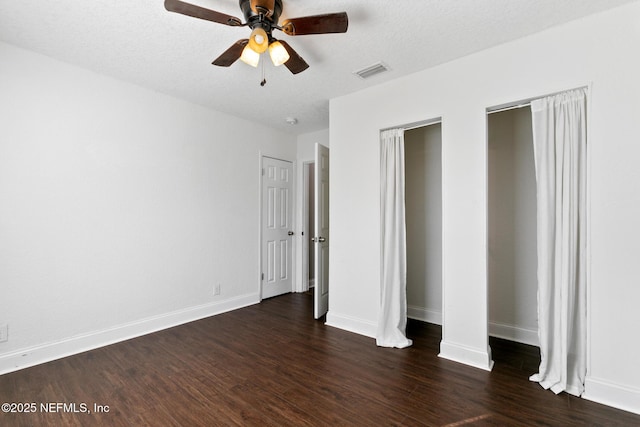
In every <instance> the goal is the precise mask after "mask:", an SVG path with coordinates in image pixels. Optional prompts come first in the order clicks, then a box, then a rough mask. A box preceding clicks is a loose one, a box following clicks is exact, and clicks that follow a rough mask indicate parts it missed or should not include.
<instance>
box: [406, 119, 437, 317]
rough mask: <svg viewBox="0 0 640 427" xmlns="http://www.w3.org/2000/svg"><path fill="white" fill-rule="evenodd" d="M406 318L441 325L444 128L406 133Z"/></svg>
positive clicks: (435, 125) (419, 129)
mask: <svg viewBox="0 0 640 427" xmlns="http://www.w3.org/2000/svg"><path fill="white" fill-rule="evenodd" d="M404 146H405V205H406V221H407V317H411V318H413V319H418V320H422V321H425V322H430V323H436V324H439V325H440V324H442V126H441V125H440V123H436V124H433V125H430V126H423V127H419V128H417V129H412V130H407V131H406V132H405V133H404Z"/></svg>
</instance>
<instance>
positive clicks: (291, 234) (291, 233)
mask: <svg viewBox="0 0 640 427" xmlns="http://www.w3.org/2000/svg"><path fill="white" fill-rule="evenodd" d="M287 234H288V235H289V236H293V235H294V234H295V233H294V232H293V231H290V232H288V233H287Z"/></svg>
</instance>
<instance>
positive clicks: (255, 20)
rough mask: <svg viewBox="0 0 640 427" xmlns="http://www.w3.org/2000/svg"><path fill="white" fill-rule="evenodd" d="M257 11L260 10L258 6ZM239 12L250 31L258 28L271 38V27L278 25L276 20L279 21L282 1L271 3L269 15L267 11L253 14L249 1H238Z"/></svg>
mask: <svg viewBox="0 0 640 427" xmlns="http://www.w3.org/2000/svg"><path fill="white" fill-rule="evenodd" d="M257 9H260V7H259V6H258V8H257ZM240 10H242V14H243V15H244V19H245V22H246V23H247V25H248V26H249V27H250V28H251V29H255V28H256V27H260V28H262V29H263V30H265V31H266V32H267V34H268V35H269V37H271V29H272V26H274V25H277V24H278V19H280V14H281V13H282V0H274V1H273V13H272V14H271V15H269V14H268V10H265V13H256V12H254V10H253V9H251V0H240Z"/></svg>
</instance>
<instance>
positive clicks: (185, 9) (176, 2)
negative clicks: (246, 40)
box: [164, 0, 242, 27]
mask: <svg viewBox="0 0 640 427" xmlns="http://www.w3.org/2000/svg"><path fill="white" fill-rule="evenodd" d="M164 8H165V9H167V10H168V11H169V12H176V13H181V14H182V15H187V16H192V17H194V18H200V19H204V20H205V21H211V22H217V23H218V24H224V25H231V26H232V27H237V26H242V21H240V19H238V18H236V17H235V16H231V15H227V14H225V13H221V12H216V11H215V10H211V9H205V8H204V7H200V6H196V5H193V4H189V3H185V2H183V1H180V0H164Z"/></svg>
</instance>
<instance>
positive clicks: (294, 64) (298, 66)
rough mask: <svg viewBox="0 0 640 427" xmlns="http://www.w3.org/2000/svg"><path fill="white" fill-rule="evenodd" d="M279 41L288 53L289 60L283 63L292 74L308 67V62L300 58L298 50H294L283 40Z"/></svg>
mask: <svg viewBox="0 0 640 427" xmlns="http://www.w3.org/2000/svg"><path fill="white" fill-rule="evenodd" d="M280 43H282V46H284V48H285V49H286V50H287V53H288V54H289V60H288V61H287V62H285V63H284V65H285V67H287V68H288V69H289V71H291V73H292V74H298V73H301V72H303V71H304V70H306V69H307V68H309V64H307V62H306V61H305V60H304V59H302V57H301V56H300V55H298V52H296V51H295V50H293V48H292V47H291V46H289V43H287V42H285V41H284V40H280Z"/></svg>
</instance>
